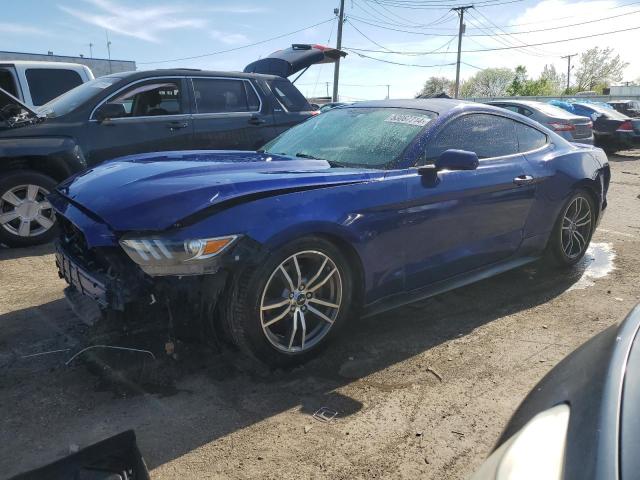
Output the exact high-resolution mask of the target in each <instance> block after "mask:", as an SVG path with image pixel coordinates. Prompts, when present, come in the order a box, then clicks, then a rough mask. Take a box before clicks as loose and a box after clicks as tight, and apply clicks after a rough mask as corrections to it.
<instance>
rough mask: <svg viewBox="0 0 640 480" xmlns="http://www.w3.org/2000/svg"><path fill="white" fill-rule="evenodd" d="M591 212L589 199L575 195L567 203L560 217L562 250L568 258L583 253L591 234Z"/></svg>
mask: <svg viewBox="0 0 640 480" xmlns="http://www.w3.org/2000/svg"><path fill="white" fill-rule="evenodd" d="M591 222H592V213H591V205H590V204H589V201H588V200H587V199H586V198H584V197H581V196H579V197H576V198H574V199H573V201H572V202H571V203H570V204H569V206H568V207H567V209H566V210H565V212H564V217H563V218H562V230H561V232H562V233H561V239H562V250H563V251H564V253H565V255H566V256H567V257H568V258H569V259H574V258H576V257H578V256H580V255H582V254H583V253H584V251H585V250H586V248H587V244H588V243H589V238H590V236H591Z"/></svg>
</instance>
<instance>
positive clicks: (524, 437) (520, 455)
mask: <svg viewBox="0 0 640 480" xmlns="http://www.w3.org/2000/svg"><path fill="white" fill-rule="evenodd" d="M569 410H570V409H569V406H568V405H566V404H562V405H557V406H555V407H553V408H550V409H549V410H545V411H544V412H541V413H539V414H537V415H536V416H535V417H533V418H532V419H531V420H529V422H528V423H527V424H526V425H525V426H524V427H522V429H521V430H520V431H519V432H518V433H516V434H515V435H514V436H513V437H511V438H510V439H509V440H507V441H506V442H505V443H504V444H503V445H502V446H501V447H500V448H498V449H497V450H496V451H495V452H493V454H492V455H491V456H490V457H489V458H488V459H487V460H486V461H485V462H484V463H483V464H482V466H481V467H480V470H478V471H477V472H476V474H475V475H474V476H473V477H471V480H534V479H535V480H540V479H542V478H544V479H545V480H560V479H561V478H562V472H563V465H564V449H565V443H566V441H567V428H568V426H569Z"/></svg>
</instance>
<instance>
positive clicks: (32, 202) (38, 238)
mask: <svg viewBox="0 0 640 480" xmlns="http://www.w3.org/2000/svg"><path fill="white" fill-rule="evenodd" d="M56 184H57V182H56V181H55V180H54V179H53V178H51V177H48V176H47V175H44V174H42V173H39V172H34V171H31V170H14V171H9V172H8V173H6V174H3V175H2V177H0V243H4V244H5V245H8V246H9V247H27V246H31V245H39V244H41V243H46V242H48V241H49V240H51V239H52V238H53V236H54V235H55V233H56V228H55V227H56V223H55V213H54V211H53V208H52V207H51V204H50V203H49V201H48V200H47V198H46V196H47V195H48V194H49V193H50V192H52V191H53V189H54V188H55V186H56Z"/></svg>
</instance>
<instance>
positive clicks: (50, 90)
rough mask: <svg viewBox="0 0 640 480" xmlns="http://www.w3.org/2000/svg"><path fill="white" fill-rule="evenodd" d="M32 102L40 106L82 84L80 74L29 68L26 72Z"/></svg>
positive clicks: (69, 71)
mask: <svg viewBox="0 0 640 480" xmlns="http://www.w3.org/2000/svg"><path fill="white" fill-rule="evenodd" d="M25 75H26V76H27V83H28V84H29V91H30V92H31V101H32V102H33V104H34V105H36V106H40V105H44V104H45V103H47V102H48V101H49V100H53V99H54V98H56V97H59V96H60V95H62V94H63V93H65V92H67V91H69V90H71V89H72V88H74V87H77V86H78V85H81V84H82V78H81V77H80V74H79V73H78V72H76V71H73V70H64V69H56V68H29V69H27V70H26V72H25Z"/></svg>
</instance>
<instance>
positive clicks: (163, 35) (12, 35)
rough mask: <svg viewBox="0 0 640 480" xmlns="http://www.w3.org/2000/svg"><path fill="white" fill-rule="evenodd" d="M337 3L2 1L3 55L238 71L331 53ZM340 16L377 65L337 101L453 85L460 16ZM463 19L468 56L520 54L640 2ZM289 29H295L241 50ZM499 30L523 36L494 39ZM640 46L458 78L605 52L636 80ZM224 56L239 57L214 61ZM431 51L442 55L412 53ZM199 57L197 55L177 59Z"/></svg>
mask: <svg viewBox="0 0 640 480" xmlns="http://www.w3.org/2000/svg"><path fill="white" fill-rule="evenodd" d="M479 3H481V2H479ZM338 4H339V0H314V1H310V0H304V1H302V0H262V1H261V0H234V1H229V0H219V1H218V0H209V1H206V0H182V1H179V2H176V1H175V0H173V1H171V0H135V1H132V0H19V1H17V0H0V5H2V11H3V15H2V17H1V18H0V50H7V51H16V52H34V53H46V52H47V51H53V52H54V53H56V54H60V55H78V54H81V53H82V54H84V55H85V56H89V54H90V47H89V44H90V43H92V44H93V47H92V48H93V56H94V57H101V58H107V47H106V37H107V35H108V37H109V40H110V41H111V57H112V58H114V59H123V60H135V61H136V62H137V65H138V69H139V70H143V69H144V70H146V69H153V68H169V67H191V68H201V69H208V70H240V71H241V70H242V69H243V68H244V66H245V65H247V64H248V63H250V62H252V61H253V60H256V59H257V58H260V57H264V56H267V55H268V54H270V53H271V52H273V51H275V50H278V49H281V48H286V47H288V46H290V45H291V44H292V43H318V44H324V45H331V46H335V42H336V28H337V20H336V18H335V15H334V13H333V10H334V8H336V7H337V6H338ZM345 14H346V18H347V20H346V23H345V24H344V28H343V40H342V44H343V46H344V47H345V48H348V49H349V48H353V49H362V50H359V53H360V54H362V55H366V56H367V57H373V58H375V59H377V60H375V59H372V58H367V57H363V56H359V55H358V53H357V52H356V50H350V51H349V54H348V55H347V57H346V58H345V59H344V60H343V61H342V63H341V67H340V95H341V99H344V100H364V99H379V98H385V97H386V95H387V85H389V88H388V90H389V94H390V97H391V98H411V97H414V96H415V94H416V93H417V92H418V91H419V90H420V88H421V86H422V84H423V83H424V81H425V80H426V79H427V78H428V77H429V76H431V75H436V76H445V77H448V78H451V79H453V78H455V65H451V64H452V63H455V61H456V50H457V29H458V17H457V15H456V14H455V13H454V12H451V11H449V10H447V9H446V8H442V9H435V8H429V9H416V8H401V7H393V6H389V5H387V6H384V5H380V4H379V3H376V1H375V0H346V1H345ZM608 17H615V18H609V19H606V18H608ZM602 19H605V20H602ZM465 20H466V21H465V24H466V33H465V36H464V38H463V44H462V47H463V48H462V50H463V51H465V50H481V49H487V48H489V49H491V48H501V47H505V46H510V45H518V46H520V45H524V44H535V43H541V42H552V41H556V40H566V39H568V38H575V37H582V36H586V35H592V34H599V33H604V32H610V31H613V30H623V29H629V28H633V27H640V1H633V0H586V1H568V0H541V1H536V0H524V1H516V2H513V3H508V4H503V5H494V6H477V7H476V8H475V9H474V10H471V11H469V13H468V14H467V15H466V18H465ZM594 20H597V21H594ZM373 24H377V25H373ZM314 25H315V26H314ZM399 25H400V26H399ZM569 25H571V26H569ZM496 26H498V27H500V29H498V28H497V27H496ZM383 27H386V28H383ZM557 27H561V28H557ZM398 30H404V31H398ZM532 30H538V31H533V32H532ZM540 30H543V31H540ZM294 31H298V32H297V33H294V34H292V35H286V36H283V37H282V38H278V39H273V40H270V41H266V42H264V43H260V44H259V45H255V46H252V47H249V48H240V47H243V46H245V45H247V44H250V43H255V42H261V41H263V40H266V39H270V38H273V37H277V36H281V35H285V34H288V33H290V32H294ZM410 32H412V33H410ZM496 32H498V33H511V32H520V33H516V34H514V35H500V36H497V37H496V36H493V37H491V36H487V34H494V33H496ZM522 32H528V33H522ZM638 40H640V29H639V30H631V31H627V32H621V33H615V34H611V35H605V36H598V37H593V38H588V39H581V40H575V41H571V42H562V43H554V44H549V45H541V46H536V47H527V48H518V49H509V50H497V51H487V52H465V53H463V54H462V61H463V62H464V64H463V65H462V67H461V77H462V78H463V79H464V78H468V77H469V76H471V75H473V74H474V73H475V72H477V71H478V70H477V69H478V68H487V67H509V68H515V66H516V65H520V64H521V65H525V66H526V67H527V71H528V72H529V74H530V75H531V76H534V77H535V76H537V75H538V74H539V73H540V71H541V70H542V68H543V67H544V65H545V64H552V65H555V67H556V69H557V70H558V71H561V72H566V68H567V61H566V59H562V58H561V57H562V56H564V55H567V54H574V53H580V52H584V51H585V50H586V49H588V48H591V47H594V46H600V47H612V48H614V49H615V51H616V52H617V53H619V54H620V55H621V57H622V59H623V60H625V61H627V62H629V63H630V65H629V67H628V68H627V69H626V70H625V78H624V80H627V81H630V80H634V79H637V78H638V77H640V58H639V57H638V55H637V49H638V44H639V41H638ZM229 49H237V50H235V51H231V52H227V53H220V54H216V55H208V54H211V53H214V52H219V51H222V50H229ZM367 50H375V51H373V52H372V51H367ZM434 50H435V51H436V53H435V54H420V55H417V54H410V55H407V54H406V53H407V52H409V53H411V52H414V53H424V52H432V51H434ZM389 51H393V52H403V53H402V54H395V53H389ZM203 55H207V56H203ZM194 56H199V58H193V59H185V60H177V59H182V58H185V57H194ZM381 60H382V61H381ZM576 60H577V58H574V59H573V60H572V61H576ZM385 62H394V63H385ZM397 63H400V64H410V65H412V66H408V65H397ZM416 65H422V66H416ZM425 66H428V67H425ZM332 81H333V66H332V65H316V66H314V67H312V68H310V69H309V70H308V71H307V72H306V73H305V74H304V75H303V76H302V77H301V78H300V79H299V80H298V81H297V82H296V85H297V86H298V88H299V89H300V90H301V91H302V92H303V93H304V94H305V95H307V96H319V95H325V94H326V92H327V89H328V88H329V90H330V89H331V82H332ZM327 82H329V85H327Z"/></svg>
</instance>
